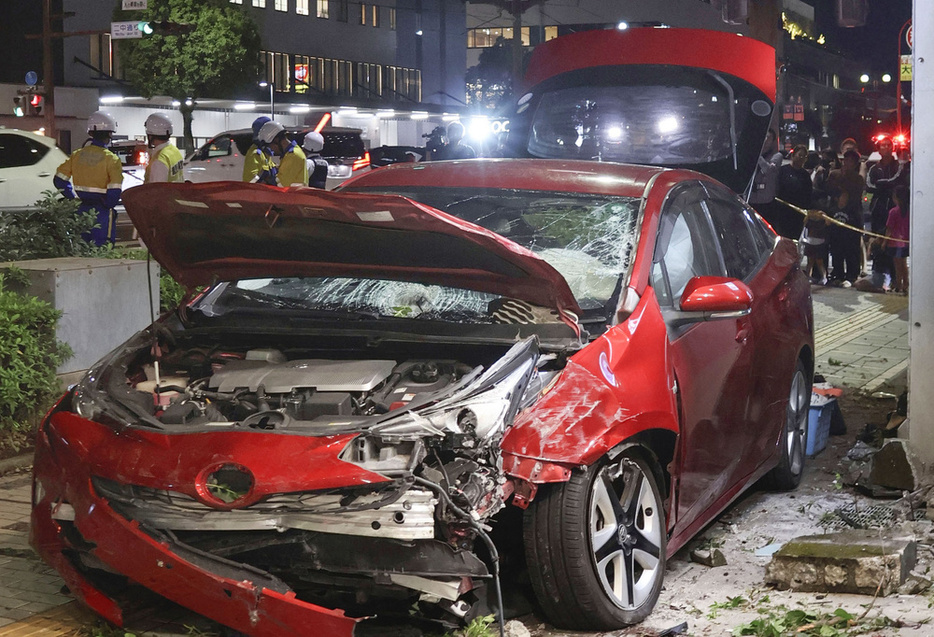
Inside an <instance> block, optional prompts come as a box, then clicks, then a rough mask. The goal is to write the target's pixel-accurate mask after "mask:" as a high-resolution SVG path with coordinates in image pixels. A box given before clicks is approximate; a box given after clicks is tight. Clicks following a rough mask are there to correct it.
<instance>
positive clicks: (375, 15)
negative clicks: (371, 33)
mask: <svg viewBox="0 0 934 637" xmlns="http://www.w3.org/2000/svg"><path fill="white" fill-rule="evenodd" d="M373 26H374V27H378V26H379V5H378V4H374V5H373Z"/></svg>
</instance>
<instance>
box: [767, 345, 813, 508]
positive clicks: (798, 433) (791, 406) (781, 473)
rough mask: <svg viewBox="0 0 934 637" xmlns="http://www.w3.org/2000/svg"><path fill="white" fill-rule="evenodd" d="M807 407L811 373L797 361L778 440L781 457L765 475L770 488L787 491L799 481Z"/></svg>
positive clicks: (806, 424)
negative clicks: (782, 426)
mask: <svg viewBox="0 0 934 637" xmlns="http://www.w3.org/2000/svg"><path fill="white" fill-rule="evenodd" d="M810 408H811V376H810V374H808V371H807V368H806V367H805V365H804V363H803V362H802V361H800V360H799V361H798V364H797V365H796V366H795V371H794V375H792V377H791V389H790V390H789V395H788V404H787V406H786V407H785V423H784V425H785V426H784V428H783V429H782V437H781V440H780V441H779V445H780V446H781V448H780V449H779V453H780V454H781V456H780V457H779V461H778V465H777V466H776V467H775V468H774V469H772V470H771V471H770V472H769V473H767V474H766V476H765V483H766V486H768V487H769V488H772V489H777V490H780V491H788V490H790V489H794V488H795V487H797V486H798V484H799V483H800V482H801V475H802V474H803V473H804V458H805V453H806V451H807V437H808V412H809V410H810Z"/></svg>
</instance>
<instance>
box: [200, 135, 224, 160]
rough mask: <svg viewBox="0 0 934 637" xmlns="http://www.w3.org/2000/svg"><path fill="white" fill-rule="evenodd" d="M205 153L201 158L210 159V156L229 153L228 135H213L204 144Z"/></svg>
mask: <svg viewBox="0 0 934 637" xmlns="http://www.w3.org/2000/svg"><path fill="white" fill-rule="evenodd" d="M205 150H206V151H207V154H206V155H205V156H204V157H202V159H211V158H212V157H226V156H227V155H229V154H230V136H229V135H221V136H220V137H215V138H214V139H212V140H211V141H209V142H208V143H207V145H206V146H205Z"/></svg>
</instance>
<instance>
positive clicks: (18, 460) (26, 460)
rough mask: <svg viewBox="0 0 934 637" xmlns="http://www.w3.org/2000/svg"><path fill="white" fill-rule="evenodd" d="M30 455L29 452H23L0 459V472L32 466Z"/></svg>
mask: <svg viewBox="0 0 934 637" xmlns="http://www.w3.org/2000/svg"><path fill="white" fill-rule="evenodd" d="M32 457H33V455H32V454H31V453H24V454H22V455H19V456H13V457H12V458H6V459H4V460H0V474H4V473H6V472H8V471H13V470H15V469H25V468H26V467H30V466H32Z"/></svg>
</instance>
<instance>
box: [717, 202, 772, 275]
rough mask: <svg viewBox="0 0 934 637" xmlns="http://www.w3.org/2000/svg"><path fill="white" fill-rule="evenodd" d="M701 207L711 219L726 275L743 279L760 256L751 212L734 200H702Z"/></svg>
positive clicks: (752, 269)
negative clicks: (702, 204)
mask: <svg viewBox="0 0 934 637" xmlns="http://www.w3.org/2000/svg"><path fill="white" fill-rule="evenodd" d="M704 206H705V207H706V208H707V210H708V211H709V212H710V218H711V219H712V220H713V225H714V231H715V232H716V233H717V241H718V242H719V244H720V250H721V252H722V253H723V263H724V265H725V266H726V273H727V276H731V277H734V278H736V279H745V278H747V277H748V276H749V275H750V274H752V273H753V271H754V270H755V269H756V266H757V265H758V264H759V260H760V257H761V254H760V249H759V246H758V245H757V244H756V240H755V238H754V237H753V235H752V224H753V220H754V219H753V217H752V215H751V214H750V212H749V211H748V210H747V209H746V208H745V206H743V205H742V203H741V202H740V201H739V200H737V199H729V200H728V199H724V198H720V197H713V198H711V199H708V200H706V201H705V202H704Z"/></svg>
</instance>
